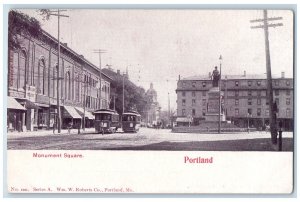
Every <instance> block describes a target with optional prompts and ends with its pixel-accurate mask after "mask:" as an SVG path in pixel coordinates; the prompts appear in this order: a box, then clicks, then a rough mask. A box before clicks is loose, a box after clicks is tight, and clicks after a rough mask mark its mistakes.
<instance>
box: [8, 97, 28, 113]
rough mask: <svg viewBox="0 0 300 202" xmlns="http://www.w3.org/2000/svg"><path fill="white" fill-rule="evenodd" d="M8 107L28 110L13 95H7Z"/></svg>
mask: <svg viewBox="0 0 300 202" xmlns="http://www.w3.org/2000/svg"><path fill="white" fill-rule="evenodd" d="M7 109H16V110H26V109H25V107H23V106H22V105H21V104H20V103H18V101H17V100H16V99H15V98H13V97H7Z"/></svg>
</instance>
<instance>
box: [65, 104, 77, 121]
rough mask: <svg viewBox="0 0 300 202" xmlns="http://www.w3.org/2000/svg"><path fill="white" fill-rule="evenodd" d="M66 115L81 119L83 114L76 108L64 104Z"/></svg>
mask: <svg viewBox="0 0 300 202" xmlns="http://www.w3.org/2000/svg"><path fill="white" fill-rule="evenodd" d="M64 108H65V111H64V117H66V118H73V119H81V116H80V115H79V114H78V113H77V111H76V109H75V108H74V107H71V106H64Z"/></svg>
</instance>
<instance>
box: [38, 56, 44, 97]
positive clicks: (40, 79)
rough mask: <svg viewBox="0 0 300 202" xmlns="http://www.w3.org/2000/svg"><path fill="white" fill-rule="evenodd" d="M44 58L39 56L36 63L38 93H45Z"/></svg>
mask: <svg viewBox="0 0 300 202" xmlns="http://www.w3.org/2000/svg"><path fill="white" fill-rule="evenodd" d="M45 88H46V86H45V59H44V58H41V59H40V60H39V65H38V83H37V89H38V93H41V94H45Z"/></svg>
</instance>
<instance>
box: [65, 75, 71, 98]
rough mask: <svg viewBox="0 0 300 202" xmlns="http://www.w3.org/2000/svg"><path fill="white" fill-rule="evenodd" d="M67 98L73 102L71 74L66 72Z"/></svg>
mask: <svg viewBox="0 0 300 202" xmlns="http://www.w3.org/2000/svg"><path fill="white" fill-rule="evenodd" d="M65 98H66V99H68V100H71V78H70V72H69V71H68V72H66V76H65Z"/></svg>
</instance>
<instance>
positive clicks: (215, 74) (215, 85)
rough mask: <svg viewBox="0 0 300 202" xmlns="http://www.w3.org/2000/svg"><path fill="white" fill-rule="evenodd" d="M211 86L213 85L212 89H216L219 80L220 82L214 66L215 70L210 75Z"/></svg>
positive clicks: (216, 68)
mask: <svg viewBox="0 0 300 202" xmlns="http://www.w3.org/2000/svg"><path fill="white" fill-rule="evenodd" d="M211 77H212V80H213V82H212V84H213V87H218V86H219V80H220V74H219V71H218V67H217V66H215V70H214V71H213V73H212V75H211Z"/></svg>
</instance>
